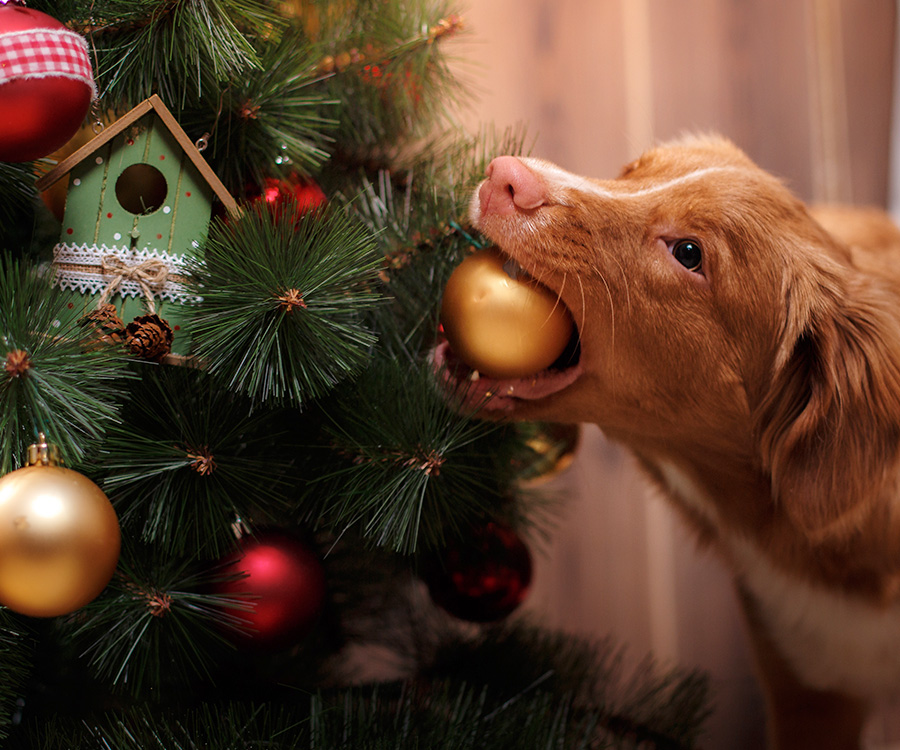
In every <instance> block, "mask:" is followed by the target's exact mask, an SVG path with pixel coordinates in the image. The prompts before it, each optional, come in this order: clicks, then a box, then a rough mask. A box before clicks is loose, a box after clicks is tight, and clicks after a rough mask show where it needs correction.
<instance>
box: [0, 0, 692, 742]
mask: <svg viewBox="0 0 900 750" xmlns="http://www.w3.org/2000/svg"><path fill="white" fill-rule="evenodd" d="M42 13H43V14H47V15H48V16H50V17H51V19H50V20H51V21H52V20H53V19H55V20H56V21H57V22H58V24H57V25H56V26H55V27H54V28H53V29H51V31H46V28H49V26H48V23H47V22H46V21H45V20H43V19H45V18H46V17H42V16H40V14H42ZM37 19H42V20H40V22H38V20H37ZM52 25H53V24H52V23H50V26H52ZM463 27H464V24H463V20H462V19H461V18H460V16H458V15H456V14H455V13H454V9H453V8H450V7H448V6H447V5H446V4H445V3H444V2H441V0H406V1H403V0H330V1H329V2H325V1H324V0H321V1H316V0H290V1H289V2H275V1H274V0H271V1H270V0H243V1H242V2H235V0H176V1H175V2H172V0H58V1H57V2H48V1H44V2H41V1H39V0H29V2H28V7H27V8H25V7H24V5H23V4H22V3H21V2H20V0H7V1H6V2H5V3H3V2H0V56H5V57H2V62H4V65H0V244H2V247H0V336H2V347H0V360H2V362H3V366H2V367H0V474H2V475H3V476H2V477H0V527H3V530H0V604H3V605H5V606H3V607H0V738H2V743H3V745H2V746H4V747H10V748H20V747H21V748H82V747H84V748H167V749H171V748H176V747H177V748H194V747H206V748H237V747H241V748H244V747H267V748H282V747H285V748H287V747H304V748H338V747H341V748H376V747H385V748H388V747H389V748H402V747H447V748H454V747H459V748H504V747H509V748H513V747H515V748H530V747H535V748H537V747H638V746H639V747H658V748H683V747H692V746H694V744H695V743H696V741H697V739H698V737H699V735H700V730H701V726H702V719H703V717H704V716H705V713H706V711H707V697H706V685H705V682H704V680H703V678H702V677H701V676H699V675H697V674H693V673H687V672H681V671H679V670H673V671H661V670H658V669H656V668H654V666H653V665H652V663H651V662H650V661H649V660H648V661H647V662H646V663H645V664H644V667H643V668H641V669H638V670H637V671H633V670H632V671H630V672H628V673H626V672H625V670H624V669H623V660H622V651H621V650H620V649H619V648H618V647H617V646H614V645H613V644H611V643H588V642H585V641H583V640H579V639H576V638H572V637H568V636H564V635H562V634H557V633H548V632H544V631H542V630H541V629H540V627H539V624H535V623H531V622H528V621H527V620H526V619H524V618H522V617H518V616H517V615H516V614H515V610H516V608H517V606H518V605H519V604H520V603H521V601H522V598H523V597H524V595H525V592H526V591H527V587H528V583H529V580H530V575H531V564H532V560H531V553H530V552H529V549H530V548H531V547H532V546H535V545H537V544H538V543H539V540H540V537H541V535H542V534H545V533H547V528H548V515H547V505H546V502H545V501H544V500H543V499H542V498H541V497H539V496H536V495H535V494H534V493H533V492H529V491H527V489H526V488H525V487H526V484H527V480H528V479H529V478H532V477H534V476H535V475H537V474H540V473H541V472H542V471H544V470H545V465H546V464H547V463H548V462H549V463H551V464H552V463H553V461H554V457H555V456H556V455H557V453H558V452H559V450H561V447H560V444H561V440H560V437H559V435H560V432H559V431H558V430H556V429H554V427H553V426H551V425H511V424H501V423H497V422H487V421H482V420H479V419H478V418H477V415H476V414H474V413H473V411H472V409H471V408H469V407H466V406H464V401H463V399H462V398H461V396H460V394H458V393H450V392H447V391H446V390H445V389H444V388H442V387H441V385H440V378H438V377H436V376H435V372H434V365H433V364H432V360H431V358H430V357H429V352H430V351H431V349H432V347H433V346H434V344H435V341H436V340H437V338H438V336H439V309H440V300H441V296H442V291H443V289H444V287H445V285H446V283H447V281H448V279H449V278H450V276H451V274H452V272H453V270H454V268H455V267H457V266H458V264H459V263H460V262H461V261H462V260H463V259H464V258H466V257H468V256H469V255H471V253H472V252H473V250H475V249H476V248H480V247H482V245H483V242H482V241H481V238H480V237H478V236H477V235H476V234H475V233H474V232H473V230H472V229H471V228H470V227H468V226H467V225H466V219H465V216H466V211H465V205H466V203H467V201H468V198H469V196H470V194H471V191H472V189H473V188H474V186H475V185H476V184H477V181H478V179H479V178H480V176H481V175H482V174H483V173H484V169H485V166H486V164H487V161H488V158H489V156H490V155H493V154H497V153H518V152H521V151H522V150H523V149H524V148H525V138H524V134H523V133H505V134H492V133H489V132H487V131H486V132H485V133H484V134H482V135H480V136H478V137H471V136H467V135H465V134H463V133H461V132H459V131H458V130H457V129H456V128H455V127H454V126H453V112H454V107H455V103H456V101H457V97H458V95H459V93H460V89H459V84H458V82H457V81H456V80H455V79H454V77H453V75H452V74H451V68H450V67H449V66H448V55H449V54H451V52H450V47H451V45H450V44H449V41H450V40H451V39H452V37H454V36H456V35H458V34H461V33H464V28H463ZM35 28H38V29H39V30H40V33H43V34H49V35H50V36H49V37H45V36H39V35H37V36H36V34H37V33H38V32H35ZM48 39H49V41H48ZM35 40H37V41H35ZM23 43H28V44H32V45H36V46H37V47H38V48H40V49H42V50H47V49H48V47H47V45H48V44H53V45H59V47H60V49H62V50H63V51H65V52H66V54H67V55H71V56H72V58H73V59H74V60H75V63H73V64H74V65H75V67H76V68H77V70H76V72H74V73H73V72H72V71H71V70H69V69H68V68H67V69H66V72H65V74H64V75H63V74H60V73H59V71H57V70H49V69H48V68H49V67H52V66H54V65H58V64H59V63H58V60H57V58H56V57H53V59H50V57H49V56H41V55H38V62H35V63H29V64H31V65H34V66H36V67H34V68H27V66H26V67H24V68H23V69H22V71H20V70H19V68H18V67H15V69H14V68H13V67H8V66H6V65H5V63H10V62H13V63H17V64H18V63H19V62H21V61H22V60H23V55H25V54H26V53H24V52H23V51H22V44H23ZM86 64H87V65H88V71H87V73H85V70H84V66H85V65H86ZM79 65H80V66H81V67H80V68H79V67H78V66H79ZM8 71H13V72H11V73H9V72H8ZM4 76H6V77H4ZM89 106H90V113H89V115H88V116H87V119H86V124H82V123H83V122H85V120H84V118H85V113H86V111H87V109H88V107H89ZM79 126H80V130H78V128H79ZM76 130H78V132H77V133H76V132H75V131H76ZM70 138H71V140H70ZM63 144H65V145H63ZM201 152H202V154H201ZM66 188H67V193H66ZM123 214H124V215H125V216H126V223H125V225H121V224H120V223H118V222H119V221H120V220H121V216H122V215H123ZM185 238H186V239H185ZM30 446H35V447H33V448H30ZM57 454H58V457H57ZM48 498H49V499H48ZM106 498H108V501H107V499H106ZM109 503H111V506H112V508H114V510H115V517H114V519H115V520H114V521H113V522H112V523H110V521H109V519H110V515H109V513H108V511H107V510H106V505H107V504H109ZM98 529H99V530H98ZM373 662H375V663H377V664H378V665H380V666H379V667H378V668H375V667H373V666H372V665H373Z"/></svg>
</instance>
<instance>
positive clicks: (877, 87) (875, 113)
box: [454, 0, 900, 750]
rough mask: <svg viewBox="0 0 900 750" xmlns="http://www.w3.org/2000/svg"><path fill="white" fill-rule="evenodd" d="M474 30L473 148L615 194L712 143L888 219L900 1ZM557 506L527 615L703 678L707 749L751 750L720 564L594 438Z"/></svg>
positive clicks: (545, 3) (730, 4)
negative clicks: (500, 134)
mask: <svg viewBox="0 0 900 750" xmlns="http://www.w3.org/2000/svg"><path fill="white" fill-rule="evenodd" d="M464 16H465V19H466V24H467V28H468V38H467V39H460V40H457V41H455V42H454V45H455V51H456V53H457V54H458V55H459V56H460V57H463V58H465V59H464V60H460V62H459V64H458V69H459V70H460V71H461V72H462V73H463V74H464V76H466V77H467V78H468V80H469V81H470V82H471V83H472V88H473V90H474V91H475V92H476V94H477V99H476V100H475V101H474V102H473V104H474V105H477V106H473V108H472V109H471V111H469V112H467V113H466V114H465V115H464V118H463V120H464V124H465V125H466V126H467V127H468V128H470V129H472V130H473V131H474V130H476V129H477V128H478V127H479V126H480V125H481V124H484V123H494V124H495V125H496V126H498V127H500V128H503V127H504V126H508V125H515V124H517V123H526V124H527V126H528V131H529V133H531V134H532V135H533V136H536V137H537V145H536V148H535V153H536V154H537V155H540V156H543V157H545V158H548V159H550V160H552V161H555V162H557V163H559V164H560V165H562V166H563V167H565V168H567V169H570V170H572V171H575V172H578V173H581V174H586V175H590V176H595V177H611V176H613V175H614V174H615V173H616V172H617V171H618V168H619V167H620V166H621V165H622V164H624V163H626V162H627V161H628V160H630V159H632V158H633V157H635V156H636V155H637V154H638V153H640V151H641V150H642V149H643V148H645V147H647V146H648V145H650V144H652V143H653V142H655V141H657V140H665V139H667V138H672V137H675V136H678V135H680V134H682V133H684V132H685V131H710V130H715V131H719V132H721V133H723V134H725V135H727V136H728V137H730V138H732V139H733V140H734V141H736V142H737V143H738V145H740V146H741V147H742V148H744V149H745V150H746V151H747V152H748V153H749V154H750V156H751V157H752V158H754V159H755V160H756V161H757V162H758V163H760V164H761V165H762V166H764V167H765V168H767V169H769V170H771V171H773V172H775V173H777V174H779V175H780V176H782V177H784V178H785V179H786V180H787V181H788V182H789V184H790V185H791V186H792V187H793V189H794V190H795V191H796V192H797V193H798V194H799V195H800V196H801V197H802V198H804V199H806V200H810V201H847V202H856V203H872V204H877V205H886V202H887V194H888V184H889V158H888V156H889V144H890V136H891V127H890V126H891V101H892V71H893V57H892V56H893V40H894V30H895V8H894V2H893V0H798V1H797V2H793V1H792V2H784V0H753V1H752V2H734V1H733V0H678V2H672V0H469V3H468V7H467V8H465V9H464ZM898 184H900V182H898ZM898 205H900V200H898ZM549 489H551V490H552V491H553V492H556V493H558V494H559V495H560V496H561V497H562V498H563V500H562V509H563V515H562V517H561V519H560V523H559V527H558V529H557V531H556V533H555V535H554V537H553V541H552V543H551V544H550V545H549V546H548V548H547V549H546V550H545V551H544V552H543V553H540V556H539V558H538V571H537V581H536V585H535V589H534V591H533V593H532V596H531V597H530V600H529V603H528V607H529V608H530V609H531V611H532V612H534V613H535V614H536V615H537V616H539V617H541V618H542V619H543V621H544V622H546V623H548V624H549V625H552V626H556V627H559V628H563V629H565V630H569V631H572V632H577V633H582V634H587V635H595V636H599V637H602V636H604V635H611V636H613V637H614V638H616V639H617V640H619V641H620V642H622V643H625V644H628V647H629V653H630V654H631V655H632V657H633V658H634V659H638V658H640V657H642V656H643V655H644V654H645V653H646V652H648V651H652V652H654V653H655V654H656V656H657V657H658V658H659V659H660V660H661V661H662V662H664V663H679V664H682V665H686V666H691V667H700V668H702V669H705V670H707V671H708V672H709V674H710V677H711V679H712V684H713V688H714V693H715V701H716V712H715V715H714V717H713V719H712V720H711V722H710V724H709V735H708V737H707V741H706V742H705V743H704V747H707V748H711V749H713V750H718V749H721V750H742V749H743V748H748V749H749V748H758V747H760V746H761V731H762V730H761V702H760V697H759V693H758V691H757V688H756V686H755V682H754V680H753V676H752V667H751V665H750V659H749V655H748V651H747V647H746V645H745V640H744V633H743V631H742V625H741V622H740V618H739V615H738V612H737V606H736V603H735V600H734V596H733V594H732V591H731V588H730V585H729V581H728V577H727V575H726V573H725V571H724V570H723V569H722V568H721V567H720V566H719V564H718V562H717V561H716V560H714V559H712V557H711V556H710V555H707V554H704V553H700V552H697V551H696V550H695V546H694V542H693V539H692V538H691V535H690V533H689V532H688V531H687V530H686V529H685V528H684V527H683V525H682V524H681V522H680V521H678V520H677V519H676V518H675V517H674V515H673V514H672V513H671V512H670V510H669V508H668V507H667V506H666V505H665V503H664V502H662V501H661V500H660V499H659V498H657V497H655V496H653V493H652V492H651V491H650V490H649V489H648V487H647V485H646V484H645V483H644V481H643V479H642V477H641V476H640V474H639V472H638V471H637V470H636V468H635V466H634V465H633V463H632V461H631V460H630V459H629V457H628V456H627V455H626V454H625V453H624V451H622V450H621V449H620V448H619V447H617V446H615V445H613V444H611V443H609V442H608V441H606V440H605V439H604V438H603V436H602V435H601V434H600V432H599V431H598V430H597V429H596V428H595V427H586V428H585V429H584V431H583V438H582V444H581V447H580V449H579V453H578V458H577V460H576V462H575V464H574V466H573V467H572V468H571V469H570V470H569V471H568V472H567V473H566V474H565V475H564V476H562V477H560V478H558V479H556V480H554V481H553V482H552V483H551V484H550V485H549ZM897 713H898V712H897V710H896V709H895V708H893V707H891V706H886V707H885V708H884V710H882V711H881V712H880V713H879V715H878V716H877V717H876V718H875V719H874V720H873V721H872V724H871V726H870V728H869V732H868V743H869V747H871V748H887V747H890V746H891V742H892V741H893V742H895V743H898V744H897V745H896V746H897V747H900V720H898V719H897V718H896V716H897Z"/></svg>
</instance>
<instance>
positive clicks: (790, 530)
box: [437, 139, 900, 750]
mask: <svg viewBox="0 0 900 750" xmlns="http://www.w3.org/2000/svg"><path fill="white" fill-rule="evenodd" d="M471 218H472V221H473V223H474V225H475V226H476V227H477V228H478V229H479V230H481V231H482V232H483V233H484V234H485V235H486V236H487V237H488V238H490V240H491V241H492V242H494V243H495V244H496V245H497V246H498V247H499V248H500V249H501V250H502V251H504V252H505V253H507V254H508V255H509V256H511V258H513V259H514V260H515V261H517V262H518V264H519V265H520V266H521V267H522V268H523V269H524V270H525V271H526V272H527V273H529V274H530V275H531V276H533V277H534V278H536V279H538V280H539V281H541V282H542V283H543V284H545V285H547V286H548V287H550V288H551V289H552V290H554V291H556V292H557V293H558V295H559V297H560V299H561V300H562V301H563V302H564V303H565V304H566V305H567V306H568V308H569V310H570V311H571V312H572V315H573V316H574V318H575V321H576V325H577V327H578V332H579V337H580V353H579V355H578V358H577V361H576V362H574V363H572V364H570V365H569V366H563V367H559V368H551V369H549V370H546V371H544V372H542V373H539V374H538V375H536V376H534V377H532V378H524V379H520V380H515V381H496V380H491V379H489V378H485V377H482V378H481V379H480V380H478V381H476V382H475V383H474V384H473V386H472V387H471V389H470V397H471V398H479V397H480V396H483V395H484V394H485V393H491V394H494V396H493V398H492V399H491V400H490V401H489V402H488V403H487V405H486V406H485V407H484V409H485V411H486V412H490V413H492V414H493V415H497V416H504V417H509V418H514V419H538V420H549V421H557V422H594V423H596V424H597V425H599V426H600V427H601V428H602V430H603V431H604V432H605V433H606V435H608V436H609V437H610V438H612V439H614V440H617V441H619V442H621V443H623V444H624V445H626V446H628V447H629V448H630V449H631V450H632V451H633V452H634V453H635V454H636V456H637V457H638V459H639V460H640V462H641V463H642V464H643V465H644V466H645V467H646V468H647V470H648V471H649V473H650V475H651V477H653V478H654V479H655V481H656V482H658V483H659V485H660V486H661V487H662V488H663V489H664V490H665V492H666V493H667V494H668V496H670V497H671V499H672V500H673V501H674V503H675V504H676V505H677V506H678V507H679V508H680V509H681V511H682V512H683V514H684V515H685V517H686V518H687V519H688V521H689V522H690V523H691V525H692V526H693V527H694V528H696V529H697V531H698V532H699V535H700V537H701V538H702V539H703V540H704V541H706V542H708V543H709V544H711V545H712V546H713V547H714V548H715V549H716V550H717V551H718V552H719V553H720V554H721V556H722V557H723V558H724V560H725V561H726V562H727V564H728V565H729V566H730V568H731V570H732V571H733V573H734V580H735V583H736V586H737V589H738V591H739V594H740V598H741V601H742V604H743V607H744V610H745V614H746V618H747V622H748V624H749V630H750V633H751V638H752V641H753V646H754V649H755V652H756V656H757V660H758V665H759V670H760V674H761V678H762V681H763V683H764V687H765V689H766V693H767V697H768V704H769V715H770V722H769V723H770V735H771V742H772V745H773V747H776V748H781V749H787V748H790V749H791V750H798V749H801V748H815V750H825V749H826V748H840V749H842V750H843V749H844V748H856V747H858V746H859V735H860V732H861V728H862V726H863V722H864V719H865V714H866V707H867V703H868V702H869V701H870V700H871V699H873V698H875V697H877V696H880V695H884V694H886V693H890V692H891V691H895V690H897V689H898V688H900V231H898V230H897V229H896V228H895V227H894V225H893V224H891V222H890V221H889V220H888V219H887V217H886V216H885V215H884V214H882V213H879V212H876V211H862V210H853V209H834V210H830V211H821V212H811V211H810V210H808V209H807V208H806V206H804V205H803V204H802V203H801V202H800V201H799V200H797V199H796V198H795V197H794V196H792V195H791V193H790V192H789V191H788V190H787V189H786V188H785V187H784V186H783V185H782V184H781V183H780V182H779V181H778V180H777V179H775V178H774V177H772V176H771V175H769V174H767V173H766V172H764V171H763V170H761V169H759V168H758V167H756V166H755V165H754V164H753V163H752V162H751V161H750V160H749V159H748V158H747V157H746V156H745V155H744V154H743V153H741V152H740V151H739V150H738V149H737V148H736V147H734V146H733V145H732V144H730V143H728V142H726V141H724V140H719V139H690V140H685V141H682V142H679V143H675V144H671V145H669V146H665V147H662V148H658V149H655V150H652V151H650V152H648V153H646V154H644V155H643V156H642V157H641V158H640V159H638V160H637V161H635V162H634V163H632V164H630V165H628V166H627V167H625V169H624V170H623V171H622V173H621V174H620V175H619V177H618V178H617V179H614V180H609V181H598V180H591V179H586V178H583V177H578V176H576V175H573V174H571V173H569V172H566V171H563V170H562V169H560V168H558V167H556V166H554V165H552V164H549V163H547V162H543V161H539V160H536V159H530V158H515V157H509V156H506V157H500V158H498V159H495V160H494V161H493V162H492V163H491V165H490V167H489V168H488V177H487V179H486V180H485V181H484V182H482V184H481V185H480V187H479V189H478V191H477V193H476V195H475V196H474V198H473V201H472V204H471ZM447 356H448V354H447V352H446V350H443V351H442V350H439V351H438V354H437V357H438V361H439V362H441V361H445V360H446V358H447Z"/></svg>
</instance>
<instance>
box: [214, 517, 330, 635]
mask: <svg viewBox="0 0 900 750" xmlns="http://www.w3.org/2000/svg"><path fill="white" fill-rule="evenodd" d="M223 564H224V568H223V574H224V575H234V574H239V573H241V572H243V573H245V574H246V575H245V576H244V577H241V578H237V579H234V580H230V581H226V582H224V583H220V584H218V585H217V586H216V587H215V591H216V593H217V594H224V595H228V596H240V597H241V598H242V599H244V600H245V601H247V602H248V603H249V604H251V605H252V606H253V609H252V610H250V611H247V612H240V613H238V616H239V617H240V618H241V619H242V620H244V621H246V624H247V628H248V632H246V633H241V634H240V635H239V636H237V638H238V639H239V640H240V641H241V642H243V643H244V644H245V645H250V646H257V647H262V648H283V647H286V646H290V645H292V644H294V643H296V642H297V641H298V640H300V639H301V638H302V637H303V636H305V635H307V634H308V633H309V631H310V630H311V629H312V627H313V625H314V624H315V622H316V620H317V619H318V618H319V615H320V614H321V611H322V605H323V602H324V599H325V573H324V570H323V569H322V564H321V563H320V562H319V560H318V558H317V557H316V556H315V555H314V554H313V553H312V551H311V550H310V549H309V548H308V547H307V546H306V545H305V544H303V543H302V542H301V541H300V540H298V539H297V538H296V537H294V536H292V535H290V534H287V533H285V532H281V531H267V532H262V533H260V534H258V535H257V536H254V537H246V538H245V539H244V540H242V541H241V548H240V550H238V551H237V552H235V553H234V554H232V555H230V556H228V557H227V558H225V560H223Z"/></svg>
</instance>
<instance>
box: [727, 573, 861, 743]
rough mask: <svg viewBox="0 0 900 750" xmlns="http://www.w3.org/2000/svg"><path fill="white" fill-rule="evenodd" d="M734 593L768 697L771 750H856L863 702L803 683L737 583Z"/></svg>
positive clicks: (753, 604)
mask: <svg viewBox="0 0 900 750" xmlns="http://www.w3.org/2000/svg"><path fill="white" fill-rule="evenodd" d="M738 594H739V598H740V600H741V606H742V609H743V611H744V616H745V618H746V623H747V627H748V632H749V635H750V641H751V644H752V646H753V651H754V654H755V656H756V663H757V668H758V670H759V674H760V679H761V681H762V683H763V689H764V691H765V694H766V695H765V697H766V708H767V715H768V723H769V725H768V735H769V746H770V747H771V748H772V750H859V748H860V747H861V745H860V735H861V734H862V729H863V724H864V723H865V719H866V713H867V706H866V705H865V703H864V702H863V701H862V700H859V699H857V698H852V697H850V696H847V695H843V694H841V693H836V692H825V691H820V690H813V689H811V688H808V687H805V686H804V685H802V684H801V683H800V682H799V681H798V680H797V678H796V677H795V676H794V674H793V672H792V671H791V670H790V668H789V667H788V665H787V664H786V663H785V661H784V659H783V658H782V656H781V655H780V654H779V653H778V651H777V650H776V649H775V646H774V645H773V643H772V641H771V639H770V638H769V636H768V634H767V633H766V631H765V628H764V627H763V624H762V623H761V622H760V619H759V616H758V613H757V611H756V605H755V603H754V602H753V600H752V598H751V597H750V596H749V595H748V594H747V593H746V592H745V591H743V590H742V587H741V586H740V585H738Z"/></svg>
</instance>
